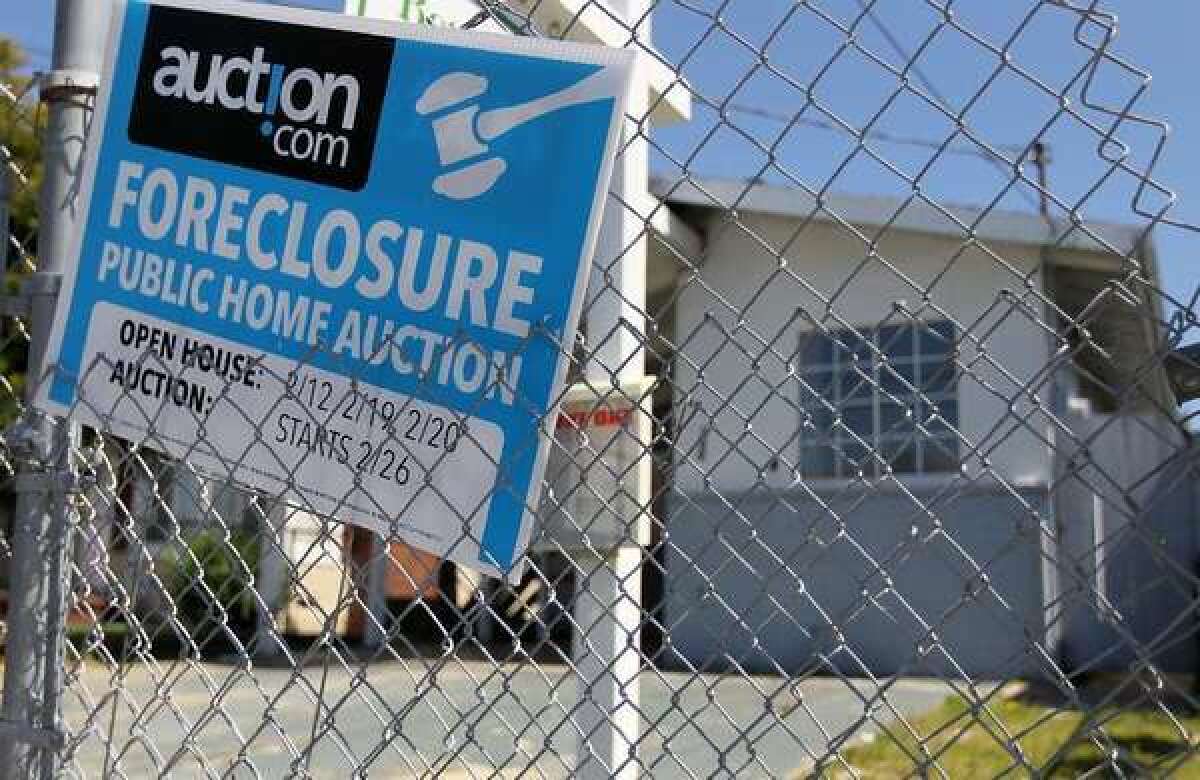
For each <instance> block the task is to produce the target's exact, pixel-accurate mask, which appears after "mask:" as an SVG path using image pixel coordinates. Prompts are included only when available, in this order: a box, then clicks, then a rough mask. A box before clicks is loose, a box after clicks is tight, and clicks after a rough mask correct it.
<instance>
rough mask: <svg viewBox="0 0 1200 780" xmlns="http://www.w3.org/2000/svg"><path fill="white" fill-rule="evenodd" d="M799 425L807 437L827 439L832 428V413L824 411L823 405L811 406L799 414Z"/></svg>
mask: <svg viewBox="0 0 1200 780" xmlns="http://www.w3.org/2000/svg"><path fill="white" fill-rule="evenodd" d="M800 425H801V426H803V427H804V429H805V431H807V432H808V435H817V436H822V437H826V438H828V436H829V429H830V428H832V427H833V412H831V411H829V410H828V409H826V408H825V406H824V405H823V404H822V405H819V406H811V407H809V408H808V409H806V410H805V411H804V412H801V413H800Z"/></svg>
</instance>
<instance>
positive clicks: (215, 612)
mask: <svg viewBox="0 0 1200 780" xmlns="http://www.w3.org/2000/svg"><path fill="white" fill-rule="evenodd" d="M259 545H260V542H259V536H258V534H254V533H249V532H247V531H243V530H235V531H233V532H231V533H230V534H229V536H228V539H227V538H226V534H225V532H224V531H223V530H212V531H200V532H198V533H195V534H191V535H189V536H188V537H187V549H188V552H190V553H191V554H190V555H188V554H187V553H185V552H182V551H175V552H174V553H173V554H170V555H168V556H164V557H163V558H162V559H161V560H160V561H159V563H158V566H159V571H160V572H161V576H162V579H163V583H164V584H165V585H166V586H167V587H168V589H169V592H170V595H171V599H172V600H173V601H174V602H175V607H176V609H177V610H178V612H179V616H180V620H181V622H182V623H183V625H184V627H185V628H186V629H187V630H188V632H189V633H190V634H191V635H192V637H193V638H195V639H200V640H203V639H205V638H207V636H208V635H209V634H211V633H212V632H213V631H214V630H216V629H218V628H219V627H220V626H221V624H222V623H224V624H225V625H226V626H227V627H228V628H230V629H231V630H232V631H233V632H234V634H235V635H237V636H239V637H240V638H244V637H245V636H248V634H249V633H250V632H251V631H252V629H253V625H254V617H255V605H256V602H255V599H254V595H253V591H252V589H251V587H250V585H251V581H252V578H253V576H254V574H255V569H256V568H257V566H258V555H259Z"/></svg>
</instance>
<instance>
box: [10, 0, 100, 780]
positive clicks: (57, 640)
mask: <svg viewBox="0 0 1200 780" xmlns="http://www.w3.org/2000/svg"><path fill="white" fill-rule="evenodd" d="M110 8H111V6H110V4H108V3H97V2H94V0H59V3H58V6H57V8H56V13H55V23H54V54H53V69H52V70H51V71H50V72H49V73H48V74H46V75H45V76H44V77H43V78H44V80H43V83H42V90H41V92H42V99H43V100H45V101H46V103H47V124H46V130H45V135H44V137H43V142H42V154H43V160H44V165H45V174H44V178H43V180H42V187H41V192H40V200H39V212H40V214H41V220H42V222H41V231H40V233H39V235H38V272H37V273H36V274H35V275H34V276H33V278H32V279H31V280H30V284H29V285H28V286H27V290H28V293H29V322H30V333H31V334H32V335H31V342H30V345H29V365H28V369H27V371H28V373H27V377H26V379H27V381H26V402H27V403H28V402H29V401H30V400H32V398H33V395H34V393H35V392H36V391H37V387H38V384H39V382H41V381H42V380H43V378H44V377H45V375H46V372H47V370H48V369H49V368H50V367H49V366H48V365H47V364H46V349H47V346H48V345H47V337H48V336H49V333H50V326H51V323H52V322H53V318H54V301H55V294H56V293H57V282H58V274H59V273H60V272H61V271H62V270H63V268H64V267H65V265H66V263H67V262H68V252H69V251H70V242H71V237H72V236H73V235H75V233H76V232H77V231H78V230H81V229H82V227H83V226H82V225H81V224H80V220H79V217H80V204H79V202H78V192H79V186H78V185H79V181H78V177H79V174H80V171H81V165H80V160H81V158H82V154H83V150H84V139H85V137H86V131H87V125H88V120H89V118H90V116H91V109H92V102H93V98H92V96H93V95H94V93H95V87H96V83H97V79H98V75H97V74H98V73H99V70H100V63H101V61H102V58H103V53H104V33H105V31H106V30H107V29H108V18H109V14H110ZM72 428H73V426H69V425H67V424H66V423H65V422H64V421H61V420H53V419H50V418H47V417H45V416H44V415H37V414H30V415H28V417H27V419H26V421H25V424H24V426H23V427H22V428H21V429H20V430H19V431H17V432H16V433H17V434H18V435H17V436H16V437H15V440H16V442H17V449H19V450H21V451H20V452H18V453H17V454H18V455H19V456H21V461H22V465H21V470H20V472H19V473H18V475H17V480H16V491H17V509H16V516H15V517H14V519H13V540H12V548H13V558H12V568H11V571H10V575H9V593H10V594H11V600H10V602H9V612H8V630H9V637H8V646H7V652H6V662H5V668H4V695H3V701H2V703H0V727H2V728H0V778H30V777H38V776H40V777H49V776H50V775H51V774H52V773H53V770H54V768H55V764H56V758H57V756H56V752H57V748H58V747H60V746H61V744H62V732H61V729H60V728H59V725H58V724H59V718H60V714H59V701H60V694H61V687H62V685H61V680H62V677H61V675H62V642H63V628H64V626H63V624H64V612H65V606H66V605H65V592H66V588H65V555H66V550H67V541H68V532H69V529H70V527H71V525H72V521H71V517H70V510H71V506H70V502H69V498H68V494H67V489H68V487H69V486H70V482H69V479H68V475H69V471H68V466H69V465H70V460H69V459H70V449H71V445H72V444H74V443H75V438H76V436H75V434H74V432H73V430H72Z"/></svg>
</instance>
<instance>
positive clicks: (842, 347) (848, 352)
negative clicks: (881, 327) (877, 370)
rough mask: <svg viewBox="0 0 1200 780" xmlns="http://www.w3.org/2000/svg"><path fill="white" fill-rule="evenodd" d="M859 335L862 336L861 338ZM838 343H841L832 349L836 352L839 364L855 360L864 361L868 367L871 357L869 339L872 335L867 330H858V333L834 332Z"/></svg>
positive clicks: (848, 331)
mask: <svg viewBox="0 0 1200 780" xmlns="http://www.w3.org/2000/svg"><path fill="white" fill-rule="evenodd" d="M859 334H862V335H861V336H860V335H859ZM836 336H837V338H838V341H840V342H841V343H840V344H838V345H836V346H835V347H834V349H835V350H836V351H837V352H838V357H837V360H838V362H839V363H850V362H852V361H853V360H855V359H856V358H857V359H858V360H862V361H866V362H867V365H870V360H871V355H872V354H873V351H872V349H871V338H872V336H873V334H872V333H871V331H870V329H868V328H859V331H858V333H855V332H854V331H852V330H839V331H837V332H836Z"/></svg>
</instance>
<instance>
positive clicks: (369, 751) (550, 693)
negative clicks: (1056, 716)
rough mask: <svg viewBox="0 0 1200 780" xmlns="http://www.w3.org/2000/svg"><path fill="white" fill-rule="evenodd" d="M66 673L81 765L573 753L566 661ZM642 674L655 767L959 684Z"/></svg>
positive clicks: (804, 756) (283, 772)
mask: <svg viewBox="0 0 1200 780" xmlns="http://www.w3.org/2000/svg"><path fill="white" fill-rule="evenodd" d="M68 683H69V686H70V687H69V691H68V696H67V706H66V718H67V721H68V724H69V728H70V731H71V733H72V734H74V735H76V740H75V741H73V742H72V744H71V746H70V747H69V761H68V763H67V766H66V769H67V773H66V774H67V776H73V777H100V776H110V775H116V776H123V777H129V778H142V777H153V776H170V777H179V778H191V777H230V778H243V777H245V778H249V777H261V778H278V777H286V776H295V775H297V774H299V775H300V776H305V775H304V774H303V772H302V771H300V770H303V769H304V768H305V767H307V772H308V775H307V776H311V777H316V778H350V777H352V776H363V775H366V776H369V777H372V778H402V777H405V778H406V777H420V776H424V777H437V778H457V777H463V778H483V777H516V776H528V777H546V778H557V777H565V776H567V775H568V774H569V772H570V768H571V767H572V766H573V765H574V760H575V750H576V742H577V736H576V734H575V733H574V732H573V726H572V721H571V717H570V716H571V712H572V707H573V703H574V701H575V691H576V684H575V682H574V680H573V679H572V677H571V674H570V670H569V669H568V668H567V667H565V666H561V665H548V664H537V665H535V664H532V663H527V664H521V665H516V664H499V665H493V664H491V663H488V662H486V661H462V660H459V659H457V658H454V657H447V658H444V659H440V660H438V659H433V660H430V659H424V660H422V659H416V660H405V661H388V662H383V663H374V664H371V665H370V666H369V667H368V668H367V669H366V671H365V673H360V668H358V667H355V666H349V667H346V666H338V665H336V662H335V665H331V666H330V667H329V668H328V670H327V671H326V670H324V669H323V667H322V665H320V664H317V665H310V666H308V667H305V668H303V669H301V670H299V671H294V670H293V669H292V668H290V667H289V668H286V669H275V668H256V669H254V670H253V671H251V670H248V669H245V668H240V667H237V666H229V665H220V664H209V663H188V662H174V663H172V664H166V663H159V664H157V665H153V666H151V665H140V664H139V665H134V666H130V667H126V668H125V669H124V670H123V672H122V673H121V675H120V676H119V678H118V677H116V676H114V675H113V674H112V673H111V672H110V671H109V670H107V669H106V668H105V667H103V666H100V665H93V664H88V665H86V666H85V667H84V669H83V671H82V673H81V674H80V675H79V676H78V678H76V679H72V680H69V681H68ZM641 688H642V695H641V710H642V728H643V739H642V742H641V744H640V746H639V751H638V758H639V761H640V762H641V764H642V767H643V773H644V776H647V777H710V776H726V777H728V776H731V775H737V776H741V777H778V776H786V775H788V774H789V773H792V772H795V771H796V770H797V769H798V768H801V767H804V766H806V765H808V764H809V763H810V761H811V760H812V758H813V757H814V756H818V757H819V756H821V755H822V754H824V752H825V750H826V747H827V746H828V745H829V744H830V741H831V740H839V739H842V738H843V737H844V736H845V735H846V734H847V733H848V732H850V733H853V734H854V735H855V736H856V737H857V736H858V735H859V734H861V733H864V732H870V731H877V730H878V729H879V727H880V725H882V724H886V723H888V722H890V721H892V720H894V719H895V718H896V717H897V716H899V715H913V714H916V713H919V712H921V711H924V710H926V709H928V708H930V707H933V706H934V705H936V704H938V703H939V702H940V701H941V700H942V699H943V698H944V697H945V696H947V695H948V694H949V693H950V692H951V691H950V689H949V688H948V687H947V685H946V683H944V682H940V681H935V680H895V681H892V680H885V681H881V682H880V683H878V684H877V683H875V682H871V681H867V680H854V681H845V680H841V679H838V678H810V679H805V680H802V681H791V682H789V681H787V680H783V679H780V678H773V677H751V678H741V677H736V676H718V675H703V676H701V675H690V674H686V673H676V672H658V671H653V670H647V671H645V672H643V673H642V676H641ZM881 688H883V690H884V693H883V694H882V695H878V694H879V691H880V689H881ZM318 700H320V701H323V702H325V707H324V708H323V709H322V710H321V711H318V708H317V705H316V704H315V702H317V701H318ZM109 734H111V735H113V736H112V737H111V738H109V737H107V736H106V735H109ZM310 747H311V749H310ZM306 759H307V760H308V763H307V764H306V763H305V762H306ZM355 768H361V770H362V774H360V775H355V774H354V770H355Z"/></svg>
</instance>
